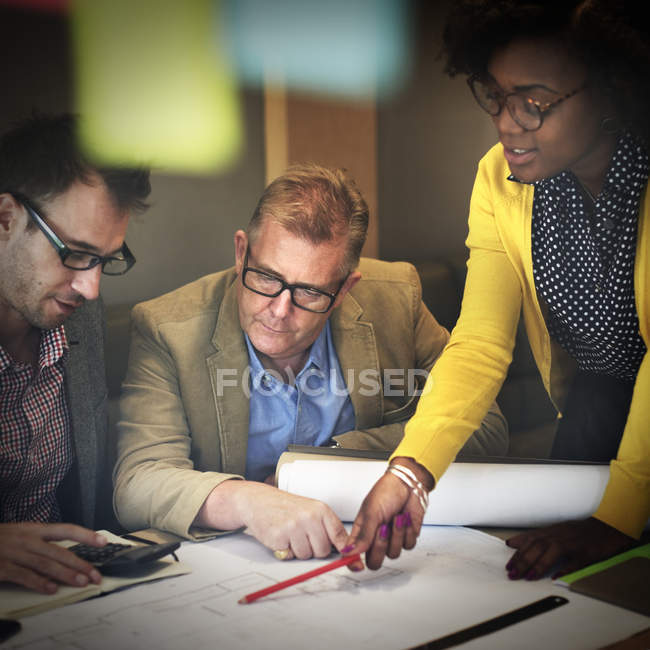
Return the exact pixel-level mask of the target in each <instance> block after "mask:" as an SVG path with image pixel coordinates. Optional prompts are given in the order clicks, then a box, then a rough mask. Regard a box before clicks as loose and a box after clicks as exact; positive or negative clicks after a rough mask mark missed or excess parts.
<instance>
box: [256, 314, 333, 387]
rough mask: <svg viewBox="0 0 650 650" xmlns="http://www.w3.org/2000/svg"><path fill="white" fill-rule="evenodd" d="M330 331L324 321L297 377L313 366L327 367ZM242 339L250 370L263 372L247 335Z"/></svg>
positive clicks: (328, 322) (327, 322)
mask: <svg viewBox="0 0 650 650" xmlns="http://www.w3.org/2000/svg"><path fill="white" fill-rule="evenodd" d="M329 331H330V321H329V319H327V321H325V327H323V329H322V330H321V332H320V334H319V335H318V338H317V339H316V340H315V341H314V342H313V343H312V346H311V349H310V351H309V357H308V358H307V361H306V362H305V365H304V367H303V368H302V369H301V370H300V372H299V373H298V376H299V375H300V374H302V373H303V372H304V371H305V370H306V369H307V368H310V367H311V366H315V367H316V368H318V369H319V370H322V369H323V368H325V367H327V340H328V335H329ZM244 339H245V341H246V347H247V349H248V362H249V364H250V367H251V370H252V371H253V372H254V373H255V374H257V373H258V372H264V367H263V366H262V363H261V362H260V360H259V357H258V356H257V350H255V347H254V346H253V344H252V343H251V340H250V339H249V338H248V334H246V332H244Z"/></svg>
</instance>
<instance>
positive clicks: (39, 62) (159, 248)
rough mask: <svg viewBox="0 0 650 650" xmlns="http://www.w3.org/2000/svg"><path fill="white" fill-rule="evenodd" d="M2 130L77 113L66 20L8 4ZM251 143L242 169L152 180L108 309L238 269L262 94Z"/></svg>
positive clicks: (1, 13) (258, 145)
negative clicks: (29, 119)
mask: <svg viewBox="0 0 650 650" xmlns="http://www.w3.org/2000/svg"><path fill="white" fill-rule="evenodd" d="M0 25H1V26H2V38H0V79H2V80H3V93H2V101H0V130H2V131H4V130H5V129H6V128H8V126H9V125H10V124H11V122H12V121H14V120H16V119H20V118H22V117H24V116H25V115H28V114H29V113H30V112H31V111H33V110H39V111H42V112H60V111H70V110H74V97H73V78H72V72H71V70H72V66H71V65H70V46H69V39H68V31H67V24H66V20H65V17H64V16H63V15H62V14H60V13H56V12H53V13H47V12H42V11H33V10H32V11H29V10H21V9H16V8H12V7H3V6H1V5H0ZM241 99H242V102H241V103H242V106H243V110H244V128H245V133H246V144H245V148H244V151H243V152H242V155H241V157H240V159H239V160H238V162H237V163H236V165H235V166H234V167H232V168H231V169H230V170H228V171H227V172H225V173H221V174H219V175H209V176H181V175H170V174H163V173H159V172H158V173H154V174H153V175H152V193H151V196H150V200H149V202H150V204H151V208H150V209H149V210H148V211H147V212H146V213H145V214H143V215H140V216H137V217H135V218H134V219H132V220H131V223H130V224H129V230H128V235H127V241H128V243H129V247H130V248H131V250H132V251H133V252H134V254H135V256H136V258H137V260H138V263H137V264H136V266H135V267H134V268H133V270H132V271H130V272H129V275H128V280H127V278H119V277H118V278H109V277H105V278H104V279H103V280H102V295H103V298H104V301H105V302H106V303H107V304H108V305H111V304H115V303H123V302H125V303H126V302H129V303H132V302H137V301H139V300H145V299H148V298H152V297H154V296H157V295H160V294H161V293H164V292H165V291H169V290H171V289H174V288H176V287H178V286H180V285H182V284H185V283H186V282H189V281H191V280H194V279H196V278H197V277H199V276H201V275H204V274H206V273H210V272H213V271H216V270H219V269H221V268H224V267H226V266H229V265H230V264H232V262H233V260H234V255H233V252H232V250H233V244H232V236H233V233H234V231H235V230H236V229H237V228H240V227H243V226H245V225H246V224H247V223H248V219H249V217H250V215H251V213H252V210H253V209H254V207H255V204H256V202H257V199H258V197H259V195H260V193H261V192H262V190H263V188H264V134H263V123H264V120H263V105H262V92H261V90H255V89H250V88H249V89H246V90H244V91H243V92H242V97H241Z"/></svg>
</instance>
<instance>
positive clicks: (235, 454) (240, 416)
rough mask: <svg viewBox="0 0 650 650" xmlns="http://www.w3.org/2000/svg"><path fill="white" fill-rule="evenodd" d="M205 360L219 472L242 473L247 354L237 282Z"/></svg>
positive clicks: (221, 312)
mask: <svg viewBox="0 0 650 650" xmlns="http://www.w3.org/2000/svg"><path fill="white" fill-rule="evenodd" d="M212 343H213V344H214V346H215V348H216V350H217V351H216V352H215V353H214V354H213V355H211V356H210V357H208V359H207V363H208V369H209V372H210V379H211V381H212V394H213V397H214V404H215V409H216V412H217V420H218V424H219V445H220V449H221V465H222V467H221V470H222V471H223V472H227V473H233V474H243V473H244V471H245V469H246V452H247V447H248V420H249V408H248V352H247V350H246V343H245V341H244V333H243V332H242V329H241V326H240V324H239V311H238V304H237V280H235V282H233V283H232V284H231V285H230V286H229V287H228V289H227V290H226V292H225V294H224V297H223V300H222V302H221V307H220V309H219V316H218V317H217V324H216V327H215V329H214V333H213V335H212Z"/></svg>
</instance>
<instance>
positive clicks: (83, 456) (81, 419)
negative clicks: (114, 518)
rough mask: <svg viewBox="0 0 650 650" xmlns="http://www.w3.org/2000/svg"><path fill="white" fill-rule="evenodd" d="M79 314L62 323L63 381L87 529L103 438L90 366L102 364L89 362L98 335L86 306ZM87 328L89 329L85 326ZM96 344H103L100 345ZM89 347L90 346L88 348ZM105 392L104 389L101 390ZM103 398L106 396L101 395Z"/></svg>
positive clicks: (96, 361) (93, 361)
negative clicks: (92, 339)
mask: <svg viewBox="0 0 650 650" xmlns="http://www.w3.org/2000/svg"><path fill="white" fill-rule="evenodd" d="M81 309H82V310H83V313H82V312H78V313H75V314H73V315H72V316H71V317H70V318H69V319H68V320H67V321H66V323H65V332H66V338H67V340H68V358H67V361H66V367H65V382H66V390H67V400H68V411H69V415H70V429H71V435H72V444H73V447H74V453H75V459H76V466H77V472H78V476H79V499H80V503H81V518H82V521H83V522H84V524H85V525H86V526H90V527H92V526H93V520H94V509H95V502H96V496H97V495H96V493H95V492H96V489H97V463H98V459H100V458H103V457H104V456H103V453H104V451H105V450H104V443H105V441H104V440H103V436H101V440H99V443H100V444H101V445H102V449H98V448H97V445H98V435H97V431H96V430H95V415H94V412H93V408H94V406H95V403H94V400H93V397H95V396H96V390H97V388H93V386H92V381H93V380H92V378H91V377H90V372H89V364H90V363H98V364H101V372H102V373H103V363H102V360H101V358H100V359H89V358H88V355H89V341H88V340H87V338H88V336H90V335H92V333H93V332H97V331H98V328H96V327H91V326H89V325H90V324H89V323H87V322H86V321H88V320H89V319H88V318H87V317H85V313H86V312H87V310H88V309H89V306H85V307H83V308H81ZM87 325H88V326H87ZM99 345H102V343H101V342H99ZM91 347H92V346H91ZM104 391H105V387H104ZM104 397H105V396H104Z"/></svg>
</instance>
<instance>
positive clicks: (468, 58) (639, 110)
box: [441, 0, 650, 145]
mask: <svg viewBox="0 0 650 650" xmlns="http://www.w3.org/2000/svg"><path fill="white" fill-rule="evenodd" d="M644 5H645V3H643V2H641V1H640V0H455V1H454V2H453V4H452V8H451V10H450V11H449V14H448V15H447V21H446V24H445V28H444V33H443V50H442V53H441V54H442V56H443V57H444V58H445V72H446V73H447V74H449V75H450V76H452V77H453V76H455V75H457V74H467V75H471V74H482V73H484V72H485V71H486V68H487V65H488V62H489V60H490V58H491V56H492V54H493V53H494V52H495V50H497V49H499V48H501V47H503V46H505V45H507V44H508V43H509V42H510V41H511V40H513V39H514V38H515V37H516V38H519V37H522V36H523V37H533V38H534V37H544V36H553V37H556V38H559V39H560V40H563V41H564V43H565V44H566V45H567V47H568V48H569V49H570V51H571V52H572V53H574V54H575V56H576V57H578V58H579V59H580V60H581V61H582V62H583V63H584V64H585V65H586V66H587V69H588V70H589V74H590V79H591V83H594V84H596V85H597V86H598V87H600V89H601V91H602V92H603V94H604V95H606V96H608V97H609V98H610V99H611V101H612V103H613V105H614V106H615V108H616V110H617V114H618V117H619V119H620V120H621V123H622V125H623V126H624V127H625V128H627V129H629V130H630V131H632V132H633V133H635V134H636V135H638V136H640V137H642V138H643V139H644V140H645V143H646V145H650V31H649V29H648V21H647V19H646V18H645V16H644V15H642V14H644V13H645V12H643V9H644Z"/></svg>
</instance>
